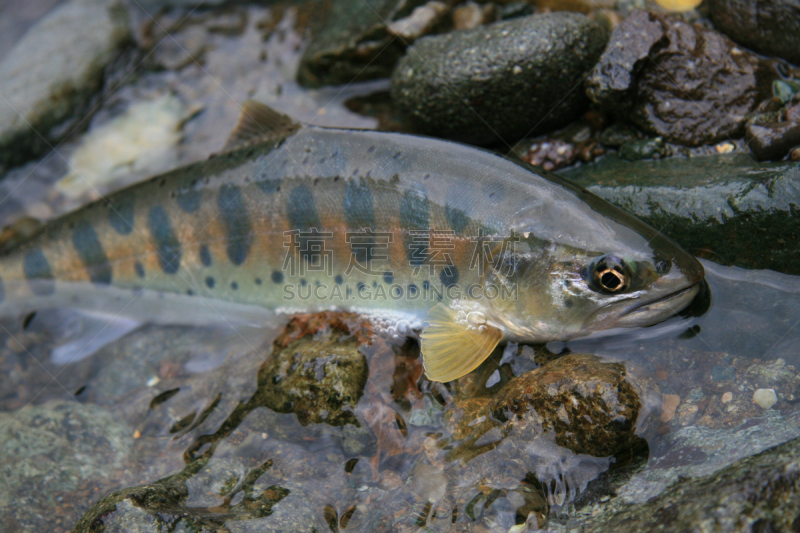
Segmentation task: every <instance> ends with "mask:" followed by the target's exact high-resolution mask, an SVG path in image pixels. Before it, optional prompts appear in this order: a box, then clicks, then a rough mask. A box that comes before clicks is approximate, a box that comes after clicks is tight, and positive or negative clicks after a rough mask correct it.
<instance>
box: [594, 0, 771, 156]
mask: <svg viewBox="0 0 800 533" xmlns="http://www.w3.org/2000/svg"><path fill="white" fill-rule="evenodd" d="M774 75H775V73H774V69H772V67H770V65H769V63H767V62H765V61H763V60H761V59H759V58H758V57H756V56H754V55H752V54H750V53H748V52H746V51H743V50H742V49H741V48H739V47H737V46H736V44H735V43H733V42H732V41H731V40H729V39H727V38H726V37H724V36H723V35H721V34H719V33H717V32H715V31H713V30H710V29H707V28H704V27H702V26H698V25H692V24H689V23H687V22H685V21H683V20H681V19H678V18H674V17H669V16H664V15H660V14H654V13H648V12H646V11H635V12H634V13H632V14H631V16H629V17H628V18H627V19H625V20H624V21H623V22H622V23H620V25H619V26H617V28H616V29H615V30H614V33H613V34H612V35H611V42H610V43H609V45H608V47H607V48H606V51H605V52H604V53H603V56H602V57H601V58H600V62H599V63H598V64H597V66H595V68H594V70H593V71H592V73H591V75H590V77H589V79H588V80H587V85H588V89H587V94H588V95H589V98H591V99H592V100H593V101H594V102H596V103H597V104H599V105H600V106H601V107H602V108H603V109H604V110H606V111H608V112H610V113H611V114H614V115H617V116H619V117H620V118H624V119H627V120H630V121H631V122H633V123H634V124H636V125H637V126H639V127H640V128H642V129H643V130H645V131H647V132H649V133H652V134H654V135H660V136H663V137H664V138H666V139H668V140H670V141H672V142H676V143H680V144H686V145H699V144H707V143H712V142H715V141H718V140H722V139H725V138H727V137H729V136H735V135H739V134H740V133H741V132H742V128H743V126H744V122H745V120H746V118H747V114H748V113H750V112H751V111H752V110H753V109H754V108H755V106H756V104H757V103H758V102H759V101H761V100H762V99H763V98H764V97H766V96H768V89H769V85H768V83H769V82H771V80H772V79H773V77H774Z"/></svg>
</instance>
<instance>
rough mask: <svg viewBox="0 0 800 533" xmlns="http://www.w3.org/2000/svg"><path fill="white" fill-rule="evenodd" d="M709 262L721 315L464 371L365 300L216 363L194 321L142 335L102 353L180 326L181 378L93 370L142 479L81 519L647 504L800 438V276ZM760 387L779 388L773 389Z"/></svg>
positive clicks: (447, 520) (213, 521)
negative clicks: (441, 368)
mask: <svg viewBox="0 0 800 533" xmlns="http://www.w3.org/2000/svg"><path fill="white" fill-rule="evenodd" d="M705 267H706V271H707V280H708V286H709V293H710V295H711V301H710V305H709V306H708V311H707V312H706V313H705V314H702V315H701V316H683V317H675V318H674V319H672V320H671V321H670V322H668V323H667V324H665V325H662V326H657V327H654V328H648V329H646V330H640V331H632V332H628V333H627V334H623V335H618V336H614V337H602V338H597V339H586V340H580V341H575V342H570V343H569V344H568V345H566V346H563V345H561V344H555V343H554V344H553V345H551V346H550V347H549V348H550V349H548V348H547V347H543V346H539V347H529V346H516V345H513V344H512V345H509V346H507V347H505V348H500V349H498V350H497V352H496V353H495V354H493V356H492V357H491V358H490V360H489V361H487V363H485V364H484V365H483V366H482V367H480V368H479V369H478V370H477V371H475V372H473V373H472V374H470V375H469V376H466V377H465V378H463V379H461V380H460V381H458V382H454V383H450V384H446V385H445V384H438V383H431V382H429V381H427V380H426V379H425V378H424V377H423V376H422V372H421V365H420V359H419V351H418V347H417V344H416V342H414V341H413V340H410V339H406V338H388V337H386V336H382V335H380V334H377V335H376V334H374V333H373V332H372V330H371V329H370V326H369V324H368V323H367V322H365V321H363V320H362V319H359V318H358V317H356V316H352V315H342V314H335V313H327V314H322V315H306V316H300V317H297V318H295V319H293V320H292V321H291V322H290V324H289V325H288V326H287V328H286V329H285V330H284V332H283V333H282V334H280V335H279V336H278V337H277V338H275V339H274V340H273V339H272V338H270V339H269V340H268V341H267V343H266V344H265V345H264V346H262V347H261V348H259V349H258V350H256V351H254V352H251V353H248V354H245V355H241V356H238V357H235V358H230V359H229V360H227V361H225V362H224V363H223V364H222V365H221V366H219V367H217V368H214V369H212V370H209V371H206V372H201V373H197V372H195V373H189V372H185V371H183V370H181V365H185V364H186V363H188V362H189V361H191V360H192V355H191V353H188V352H191V350H192V349H195V350H196V348H197V347H196V346H195V347H194V348H193V347H192V343H193V342H194V343H195V344H196V343H197V340H194V341H193V340H192V339H193V338H194V339H197V338H198V337H197V336H196V331H195V332H193V331H192V330H188V329H180V328H150V329H149V330H148V331H147V332H146V334H137V333H135V334H133V335H131V336H129V337H127V338H126V339H123V341H121V342H120V343H118V345H117V346H116V347H113V348H110V349H106V350H104V351H102V352H100V353H99V354H97V355H95V356H93V357H92V358H90V361H89V362H86V363H85V364H86V365H89V366H90V367H94V368H97V367H103V366H111V367H116V368H118V369H119V368H121V367H122V366H124V365H130V364H131V362H132V361H134V360H135V359H136V358H138V357H141V354H142V353H150V352H148V346H150V349H151V350H152V349H153V348H157V347H159V346H160V347H161V349H163V348H164V346H165V345H164V344H163V343H164V338H165V336H169V337H172V338H173V339H174V340H173V344H172V345H169V344H167V345H166V347H167V349H168V351H169V352H170V353H168V354H159V357H158V358H155V357H154V358H152V359H151V360H150V363H151V365H152V368H153V369H157V368H159V365H161V366H163V364H164V362H163V361H164V356H166V360H167V361H168V362H169V364H170V365H172V366H171V367H170V368H171V370H169V371H168V372H166V373H164V372H163V371H160V370H155V371H156V372H161V375H163V376H165V377H164V378H163V379H161V380H160V382H159V383H158V384H157V385H155V386H152V387H146V386H145V385H144V384H142V385H140V387H139V388H138V389H136V390H130V392H128V393H127V394H126V395H124V396H114V395H111V394H109V393H108V392H107V391H108V387H109V383H108V382H109V381H111V382H112V383H111V385H112V386H113V385H114V384H113V382H114V380H115V379H116V380H129V379H131V375H132V374H127V375H126V374H125V372H124V371H119V372H118V373H116V374H114V373H105V374H102V379H101V380H99V379H98V378H96V377H93V376H92V375H85V377H84V387H85V388H84V391H82V392H81V394H82V396H79V397H82V398H85V399H91V400H93V401H94V402H97V403H98V404H100V405H103V406H105V408H106V409H108V410H109V411H111V412H113V413H115V414H116V415H117V416H119V417H121V418H122V419H124V420H125V422H127V423H128V424H130V425H131V427H132V428H136V429H135V431H136V432H137V436H136V440H135V441H134V444H132V445H131V446H130V448H129V450H128V453H129V460H130V462H131V464H129V466H128V468H135V469H138V471H137V476H136V478H137V479H138V481H137V482H133V481H132V480H131V479H130V476H128V477H127V478H126V477H125V476H123V475H121V474H120V475H119V476H118V484H117V485H116V486H115V484H114V483H113V482H111V483H108V482H106V483H105V484H104V487H105V491H104V492H105V494H107V496H105V497H103V498H102V499H100V497H101V496H102V495H101V494H98V495H97V497H96V498H95V501H98V500H99V502H98V503H97V504H95V505H94V507H92V508H91V509H89V510H88V512H86V514H85V516H84V517H83V519H82V520H81V522H80V523H79V526H78V528H77V529H76V531H93V530H96V529H92V527H97V525H98V524H106V526H107V527H110V528H113V527H123V526H125V525H126V524H127V525H130V524H141V523H143V522H144V523H161V524H163V525H164V526H165V527H166V526H170V527H178V529H177V530H190V529H191V528H196V529H197V530H215V529H219V528H228V529H229V530H230V531H255V530H258V531H277V530H292V531H312V530H316V531H339V530H348V531H350V530H352V531H417V530H419V529H420V528H422V527H427V528H429V529H428V530H430V531H452V530H456V529H457V530H459V531H515V532H518V531H524V530H526V529H525V528H527V529H528V530H535V529H536V528H537V527H542V526H544V523H545V522H547V528H548V529H555V530H559V529H560V528H567V529H568V528H569V527H572V526H574V525H575V524H579V523H580V516H581V512H582V511H581V510H582V509H584V508H590V507H591V505H592V504H595V503H597V502H600V501H606V500H608V499H609V496H610V495H611V496H613V495H616V496H617V498H619V499H620V500H621V501H624V502H643V501H646V500H648V499H649V498H652V497H654V496H657V495H658V494H660V493H661V492H662V491H664V490H665V489H666V488H667V487H668V486H669V485H671V484H672V483H674V482H675V481H676V480H677V479H678V478H679V476H683V477H689V478H691V477H697V476H703V475H708V474H710V473H713V472H715V471H718V470H719V469H720V468H723V467H725V466H727V465H729V464H731V463H733V462H734V461H736V460H737V459H740V458H742V457H746V456H749V455H753V454H755V453H758V452H760V451H761V450H764V449H766V448H768V447H771V446H774V445H776V444H779V443H781V442H784V441H786V440H789V439H792V438H794V437H797V436H798V435H800V424H798V421H800V414H798V413H797V409H796V407H795V398H796V397H797V395H798V394H800V376H798V373H797V372H796V370H795V366H796V365H797V363H798V361H797V357H798V355H797V353H796V351H793V350H792V349H791V347H792V346H793V345H796V342H797V340H798V336H800V329H798V328H797V327H796V326H797V324H798V322H799V321H800V309H799V308H798V306H800V303H798V301H797V296H796V293H797V291H798V290H800V279H798V278H796V277H792V276H785V275H780V274H776V273H774V272H758V271H745V270H742V269H738V268H733V267H720V266H718V265H715V264H712V263H705ZM707 303H708V302H706V304H707ZM698 305H700V304H698ZM687 314H688V315H692V313H687ZM695 314H696V313H695ZM164 332H167V333H166V334H165V333H164ZM176 332H185V334H184V333H178V334H177V335H176ZM199 338H200V339H202V337H199ZM370 338H372V339H373V340H372V342H371V343H369V339H370ZM270 346H271V353H268V352H269V351H270ZM187 349H188V352H187ZM176 354H181V355H179V356H177V357H176ZM589 354H593V355H589ZM83 364H84V362H79V363H76V365H75V371H76V372H78V373H79V374H80V371H81V370H80V369H81V368H82V366H81V365H83ZM148 372H149V371H143V372H140V373H139V374H138V375H147V373H148ZM133 375H136V374H133ZM101 381H102V383H101ZM759 389H771V390H773V391H774V392H775V396H776V398H777V403H775V404H774V405H772V406H769V408H768V409H765V408H764V407H763V406H760V405H758V404H757V403H754V401H753V395H754V393H755V391H756V390H759ZM103 391H106V392H103ZM87 403H88V402H87ZM131 465H134V466H131ZM112 477H113V476H112ZM123 480H124V481H123ZM120 489H121V490H120ZM92 524H95V526H92ZM180 528H184V529H180ZM203 528H205V529H203Z"/></svg>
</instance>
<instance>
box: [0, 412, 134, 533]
mask: <svg viewBox="0 0 800 533" xmlns="http://www.w3.org/2000/svg"><path fill="white" fill-rule="evenodd" d="M0 427H2V428H3V430H2V431H0V476H2V479H3V483H2V484H0V524H4V527H3V529H4V530H6V527H10V529H8V531H55V530H58V529H59V528H61V530H62V531H64V530H68V529H69V528H71V527H72V526H73V525H74V523H75V521H76V520H77V519H78V518H79V517H80V515H81V514H82V513H83V512H84V511H85V510H86V508H87V507H88V506H89V505H90V504H91V502H92V500H93V499H94V498H95V497H96V494H97V493H96V492H95V491H97V490H98V489H100V490H106V491H108V490H114V489H116V488H117V487H118V486H119V485H118V483H121V482H122V483H124V482H126V481H128V482H130V479H127V480H121V479H117V478H116V476H117V475H119V473H120V472H124V471H125V470H126V469H128V468H134V469H136V468H137V466H136V465H135V461H130V456H131V448H132V445H133V438H132V437H133V429H132V428H130V427H129V426H128V425H127V424H126V423H125V422H123V421H121V420H119V417H118V416H114V415H113V414H112V413H111V412H109V411H106V410H104V409H102V408H100V407H97V406H94V405H91V404H86V405H82V404H80V403H78V402H77V401H74V400H67V401H53V402H48V403H46V404H43V405H38V406H35V407H26V408H23V409H20V410H19V411H16V412H12V413H0ZM131 462H133V463H134V464H130V463H131ZM22 502H25V503H24V504H22ZM11 524H16V527H14V526H12V525H11Z"/></svg>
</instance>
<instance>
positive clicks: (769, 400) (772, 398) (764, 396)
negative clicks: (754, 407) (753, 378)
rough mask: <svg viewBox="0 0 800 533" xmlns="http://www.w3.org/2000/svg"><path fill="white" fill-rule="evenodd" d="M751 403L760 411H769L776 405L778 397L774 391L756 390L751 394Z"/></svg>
mask: <svg viewBox="0 0 800 533" xmlns="http://www.w3.org/2000/svg"><path fill="white" fill-rule="evenodd" d="M753 402H755V403H757V404H758V406H759V407H761V408H762V409H769V408H771V407H772V406H773V405H775V404H776V403H778V395H777V394H775V389H758V390H756V391H755V392H754V393H753Z"/></svg>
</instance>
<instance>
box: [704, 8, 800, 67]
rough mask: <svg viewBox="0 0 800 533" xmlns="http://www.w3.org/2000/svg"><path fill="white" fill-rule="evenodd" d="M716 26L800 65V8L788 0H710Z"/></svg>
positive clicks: (740, 41) (741, 42)
mask: <svg viewBox="0 0 800 533" xmlns="http://www.w3.org/2000/svg"><path fill="white" fill-rule="evenodd" d="M708 11H709V14H710V16H711V20H712V21H714V26H715V27H716V28H717V29H719V30H720V31H721V32H723V33H725V34H727V35H728V36H729V37H730V38H731V39H733V40H734V41H736V42H737V43H740V44H743V45H744V46H747V47H748V48H752V49H753V50H755V51H756V52H760V53H762V54H766V55H772V56H778V57H782V58H784V59H788V60H789V61H791V62H792V63H794V64H796V65H800V8H799V7H798V5H797V3H794V2H787V1H786V0H709V2H708Z"/></svg>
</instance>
